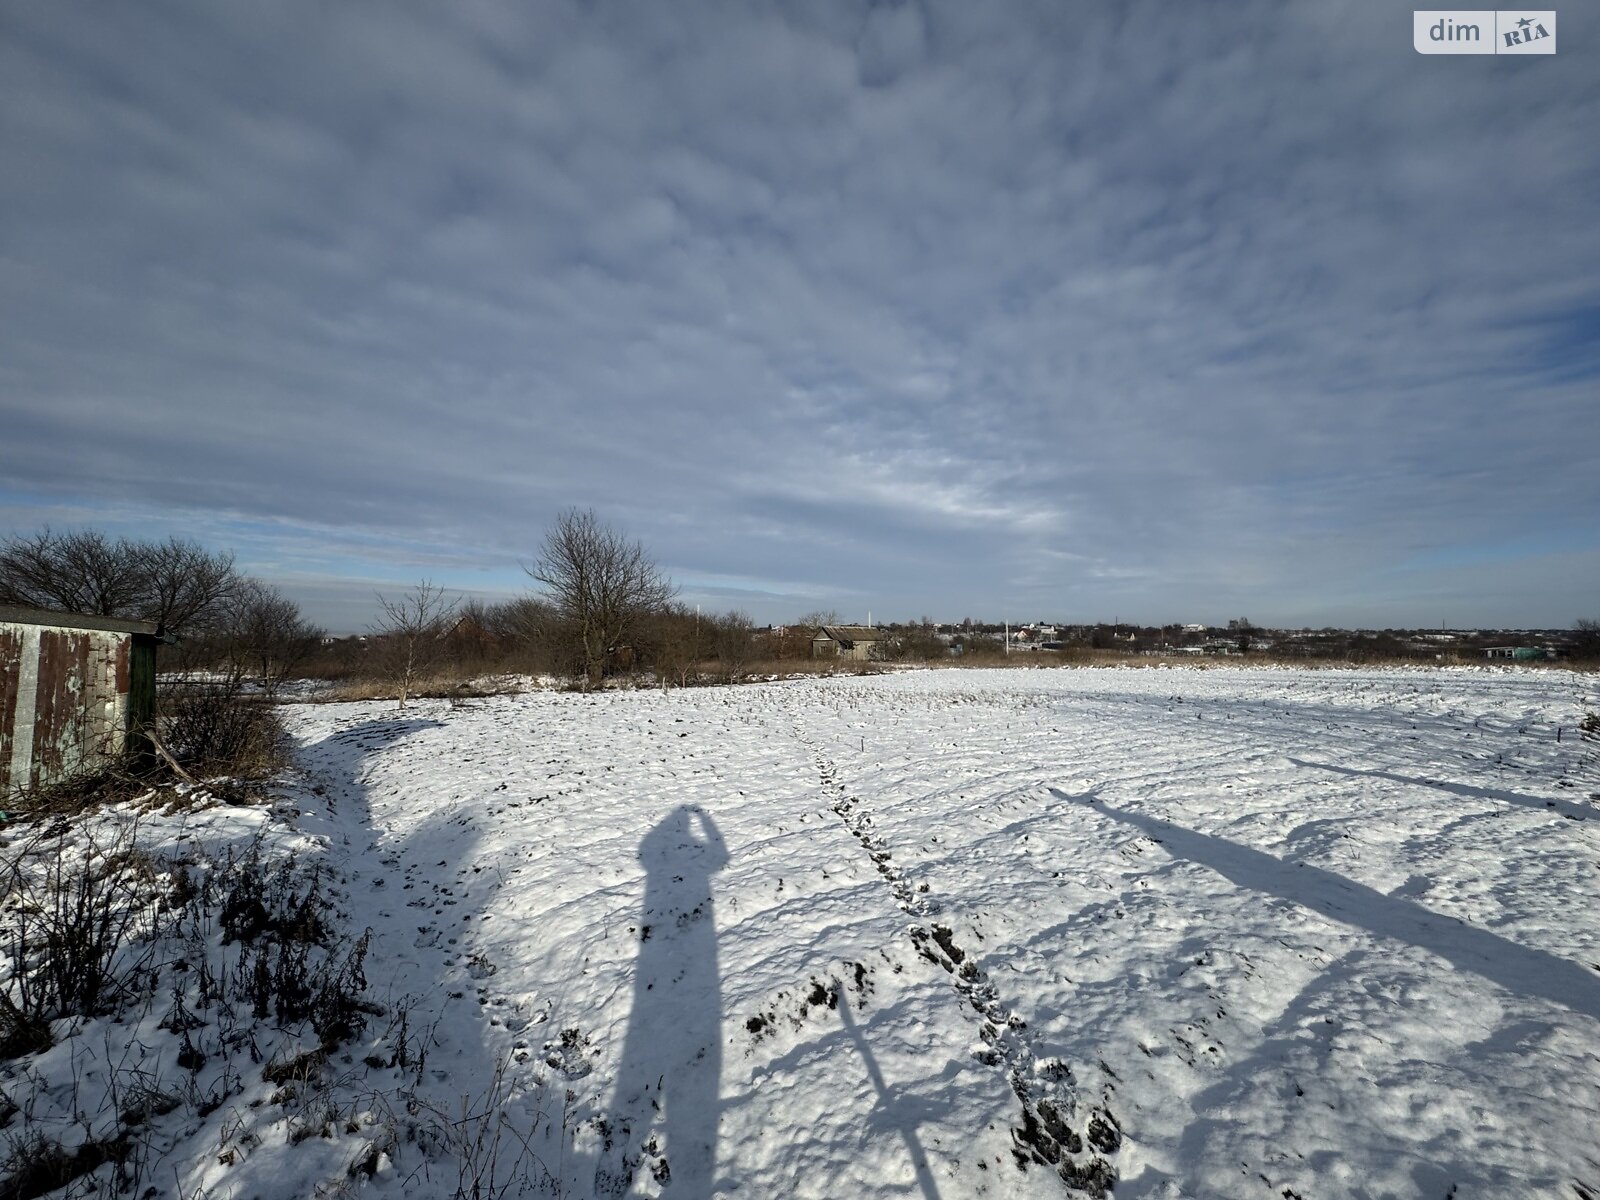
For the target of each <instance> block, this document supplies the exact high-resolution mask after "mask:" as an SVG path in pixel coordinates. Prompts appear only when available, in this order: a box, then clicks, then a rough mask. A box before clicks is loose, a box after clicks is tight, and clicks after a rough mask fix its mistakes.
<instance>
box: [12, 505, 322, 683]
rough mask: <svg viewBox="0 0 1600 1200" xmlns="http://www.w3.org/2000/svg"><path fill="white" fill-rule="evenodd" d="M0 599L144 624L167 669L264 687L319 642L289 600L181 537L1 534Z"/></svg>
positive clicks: (226, 557) (226, 558)
mask: <svg viewBox="0 0 1600 1200" xmlns="http://www.w3.org/2000/svg"><path fill="white" fill-rule="evenodd" d="M0 604H11V605H20V606H22V607H26V608H43V609H51V610H54V611H57V612H71V613H84V614H88V615H91V616H101V617H121V618H125V619H128V620H135V621H150V622H153V623H154V624H155V625H157V626H158V627H159V630H160V632H161V634H162V635H164V636H165V637H167V638H168V639H169V641H170V642H171V644H170V645H169V646H168V647H167V648H166V651H165V654H164V657H163V666H164V667H165V668H166V669H169V670H170V669H172V668H173V667H175V666H176V667H180V668H181V667H189V668H194V669H205V670H208V671H215V672H220V673H222V674H223V675H225V676H231V677H233V678H237V679H244V678H246V677H250V678H253V679H256V680H258V681H259V682H261V683H263V684H265V685H266V686H267V687H268V688H269V690H270V689H274V688H276V686H277V685H278V684H279V683H281V682H282V680H283V679H284V678H286V677H288V676H289V675H290V674H292V673H293V671H294V670H295V669H296V668H297V667H298V666H299V665H300V664H301V663H303V662H304V661H306V659H307V658H308V657H309V656H310V655H311V654H312V652H313V651H314V650H315V649H316V648H317V647H318V646H319V645H320V644H321V642H322V639H323V631H322V630H321V629H319V628H317V627H316V626H315V625H313V624H312V623H311V622H309V621H307V620H306V619H305V618H304V617H303V616H302V615H301V612H300V608H299V606H298V605H297V604H295V603H294V601H292V600H290V599H289V598H288V597H287V596H285V595H284V594H283V593H282V592H280V591H279V590H278V589H277V588H275V587H273V586H272V585H271V584H269V583H266V582H265V581H263V580H260V579H255V578H253V577H251V576H248V575H244V574H242V573H240V572H239V571H238V570H237V569H236V568H235V566H234V557H233V555H232V554H230V553H221V552H217V551H211V550H207V549H205V548H203V547H202V546H200V545H198V544H197V543H195V542H193V541H190V540H187V539H183V538H169V539H167V540H166V541H160V542H156V541H139V540H136V539H132V538H111V537H107V536H106V535H105V534H103V533H99V532H97V531H94V530H79V531H74V532H69V533H59V532H56V531H54V530H50V529H45V530H42V531H41V532H39V533H35V534H30V535H19V536H14V537H11V538H8V539H7V540H6V541H5V542H4V543H3V544H0Z"/></svg>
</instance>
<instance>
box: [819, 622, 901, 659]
mask: <svg viewBox="0 0 1600 1200" xmlns="http://www.w3.org/2000/svg"><path fill="white" fill-rule="evenodd" d="M882 636H883V631H882V630H879V629H873V628H871V627H869V626H866V625H823V626H821V627H820V628H819V629H818V630H817V631H816V633H814V634H812V635H811V657H812V658H851V659H855V660H857V661H860V662H865V661H866V660H867V659H869V658H871V657H872V646H873V643H875V642H876V641H878V639H879V638H880V637H882Z"/></svg>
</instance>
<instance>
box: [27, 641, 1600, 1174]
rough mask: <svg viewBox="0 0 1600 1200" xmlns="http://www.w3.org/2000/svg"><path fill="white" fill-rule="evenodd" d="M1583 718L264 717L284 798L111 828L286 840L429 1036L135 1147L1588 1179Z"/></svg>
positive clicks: (1205, 674)
mask: <svg viewBox="0 0 1600 1200" xmlns="http://www.w3.org/2000/svg"><path fill="white" fill-rule="evenodd" d="M1586 706H1587V707H1588V708H1590V709H1594V708H1600V702H1597V700H1596V695H1595V684H1594V680H1593V677H1586V676H1581V675H1572V674H1566V673H1559V672H1551V671H1503V670H1496V671H1489V670H1482V669H1464V670H1431V671H1387V672H1380V671H1313V670H1304V671H1302V670H1265V669H1260V670H1258V669H1243V668H1232V669H1143V670H1105V669H1098V670H1095V669H1091V670H1066V669H1032V670H1018V669H1011V670H993V671H985V670H970V669H968V670H939V671H915V672H905V673H896V674H888V675H879V676H868V677H838V678H820V679H803V680H794V681H786V682H781V683H767V684H759V685H753V686H746V687H739V688H705V689H691V690H685V691H673V692H667V693H662V692H654V691H639V692H606V693H599V694H592V695H581V694H571V693H556V692H536V693H530V694H524V695H516V696H496V697H490V698H484V699H481V700H475V701H471V702H468V703H465V704H460V703H455V704H453V703H448V702H444V701H437V702H436V701H422V702H414V703H413V704H412V705H411V706H410V707H409V708H408V710H407V711H406V712H404V713H397V712H395V711H394V707H393V705H392V704H376V703H363V704H343V705H320V706H319V705H309V704H304V705H293V706H290V707H288V708H287V709H286V710H285V711H286V713H287V714H288V718H289V720H290V723H291V726H292V730H293V734H294V737H295V740H296V743H297V747H298V754H299V758H300V761H301V763H302V765H303V767H304V769H305V771H306V772H307V782H306V784H305V786H304V787H300V788H297V789H292V790H290V791H289V792H288V793H286V796H285V799H284V801H283V802H282V803H280V804H279V805H277V807H276V808H275V809H274V810H272V811H270V812H268V811H263V810H236V809H219V810H215V811H214V812H211V813H207V814H200V815H198V816H190V817H186V818H182V819H181V820H180V819H178V818H172V819H168V820H166V822H165V823H164V824H163V822H162V820H160V819H155V818H151V819H147V821H146V824H145V828H146V832H147V833H148V834H149V835H151V836H152V837H157V838H158V839H159V840H160V841H161V842H162V844H163V845H165V846H167V847H168V848H169V849H170V848H172V847H176V846H178V845H179V841H178V839H179V838H180V836H181V837H182V838H184V839H188V841H187V842H186V843H184V844H192V843H195V842H206V843H207V844H222V843H236V842H238V841H239V839H245V838H256V839H262V840H263V844H264V845H266V846H268V847H269V848H274V849H275V852H278V853H292V854H293V855H295V856H296V858H297V859H298V860H299V861H301V862H303V863H309V862H312V861H316V862H322V863H325V864H327V865H328V866H329V867H330V868H332V869H333V870H334V871H335V872H336V873H337V874H338V876H339V877H340V879H341V880H342V883H341V888H342V896H341V899H340V904H341V907H342V909H343V912H342V914H341V916H342V918H343V919H344V920H345V921H346V922H347V923H348V930H349V932H350V934H351V936H356V935H358V934H359V933H360V931H361V930H363V929H368V928H370V929H371V930H372V946H371V953H370V955H369V957H368V960H367V964H366V975H367V978H368V981H369V984H370V992H371V994H372V996H373V997H374V998H375V999H376V1000H377V1001H378V1002H379V1003H380V1004H383V1005H385V1006H387V1007H388V1008H389V1009H390V1011H391V1012H392V1011H393V1009H394V1008H395V1006H396V1005H397V1004H400V1003H401V1002H402V1001H406V1002H407V1003H408V1004H410V1005H411V1011H410V1016H409V1020H410V1021H411V1023H412V1028H413V1029H429V1030H431V1039H432V1042H433V1045H432V1046H431V1048H430V1049H429V1050H428V1056H427V1062H426V1069H425V1071H423V1072H422V1074H421V1077H420V1082H418V1084H417V1086H416V1088H415V1090H414V1091H413V1092H411V1093H409V1094H408V1095H407V1096H405V1097H401V1096H400V1095H399V1093H398V1092H396V1091H395V1090H394V1088H395V1086H396V1085H395V1083H394V1080H395V1078H396V1072H394V1071H388V1070H384V1069H374V1068H367V1067H364V1066H363V1065H362V1055H363V1054H364V1053H366V1051H365V1050H363V1049H362V1048H359V1047H358V1048H355V1049H354V1050H353V1052H352V1055H351V1056H350V1057H351V1060H352V1061H351V1062H350V1063H349V1064H347V1065H343V1066H341V1068H340V1072H341V1073H340V1081H339V1082H338V1083H337V1084H336V1085H335V1088H334V1090H335V1092H336V1098H339V1097H342V1100H341V1103H343V1104H344V1105H345V1109H346V1111H348V1112H349V1113H350V1114H352V1119H351V1121H350V1125H349V1129H352V1130H354V1131H353V1132H349V1131H346V1130H345V1129H344V1128H341V1129H340V1130H336V1131H335V1132H334V1135H333V1136H332V1137H330V1138H326V1139H323V1138H313V1139H309V1140H305V1141H301V1142H299V1143H298V1144H295V1145H292V1146H291V1145H290V1144H289V1142H288V1137H287V1133H286V1131H285V1128H284V1126H283V1123H282V1121H281V1119H280V1117H281V1114H280V1113H279V1112H278V1110H277V1109H275V1108H274V1107H273V1105H272V1104H271V1102H270V1097H269V1096H268V1095H267V1093H270V1092H271V1091H272V1089H271V1088H270V1087H266V1086H265V1085H262V1084H261V1083H260V1081H259V1070H260V1069H259V1068H256V1069H255V1070H256V1073H257V1074H256V1077H255V1078H247V1079H246V1080H245V1083H244V1087H243V1091H241V1092H240V1094H239V1095H238V1096H237V1098H235V1099H233V1100H232V1101H230V1103H229V1105H228V1106H226V1109H225V1111H224V1112H222V1113H219V1114H217V1115H215V1116H213V1117H211V1118H208V1120H207V1121H205V1122H198V1123H196V1128H195V1129H194V1131H192V1132H190V1133H186V1134H185V1135H184V1137H185V1138H186V1140H177V1141H175V1142H174V1144H173V1148H172V1149H171V1150H170V1151H167V1152H166V1153H168V1154H169V1155H170V1157H171V1160H172V1166H171V1167H169V1168H167V1169H166V1171H165V1176H164V1177H165V1178H166V1179H168V1180H176V1181H177V1183H178V1184H179V1185H181V1189H182V1191H183V1193H184V1194H194V1192H195V1190H196V1189H197V1188H204V1189H208V1194H210V1195H212V1196H215V1197H219V1198H220V1197H234V1196H237V1197H245V1196H264V1197H279V1196H283V1197H288V1196H301V1195H309V1194H312V1191H313V1189H314V1188H315V1187H316V1186H317V1185H318V1183H319V1181H320V1182H322V1183H324V1184H330V1185H331V1184H337V1183H338V1182H339V1181H340V1180H342V1179H344V1171H345V1168H346V1167H347V1166H348V1164H350V1163H351V1162H353V1161H355V1160H356V1159H358V1158H360V1157H362V1156H364V1155H365V1156H368V1157H370V1155H371V1153H372V1150H373V1147H375V1146H376V1147H379V1148H380V1149H381V1151H382V1157H381V1161H380V1162H379V1169H378V1170H377V1173H376V1175H375V1176H374V1177H373V1178H371V1179H370V1180H367V1179H364V1178H363V1179H360V1180H345V1181H344V1186H346V1188H347V1189H349V1190H351V1191H352V1192H356V1193H359V1194H363V1195H366V1194H370V1195H373V1196H419V1197H421V1196H438V1195H450V1194H451V1193H452V1191H453V1189H455V1188H456V1187H457V1185H458V1183H459V1181H460V1175H461V1164H460V1161H459V1160H460V1158H461V1154H460V1153H459V1152H460V1151H461V1147H460V1146H459V1145H458V1146H457V1147H456V1150H457V1151H458V1153H457V1154H456V1156H455V1160H454V1161H452V1159H451V1157H450V1155H448V1154H444V1153H442V1152H440V1150H439V1149H438V1147H434V1148H432V1149H431V1150H430V1148H429V1146H428V1145H427V1137H426V1136H424V1137H423V1139H422V1141H421V1142H420V1143H419V1142H415V1141H412V1140H409V1139H410V1138H414V1137H416V1136H417V1127H418V1126H417V1119H416V1118H417V1113H418V1112H422V1113H424V1114H426V1113H427V1112H435V1113H447V1114H454V1118H462V1119H460V1120H455V1121H454V1124H453V1125H451V1124H450V1122H443V1123H440V1122H436V1123H435V1124H434V1126H433V1128H434V1130H435V1133H436V1136H442V1135H438V1130H439V1129H440V1128H442V1127H448V1128H455V1129H458V1130H469V1131H471V1132H473V1133H474V1134H475V1135H477V1136H478V1141H479V1147H480V1150H481V1148H482V1145H483V1143H484V1142H485V1140H486V1139H487V1141H488V1142H490V1143H492V1144H494V1145H497V1146H498V1147H499V1149H500V1153H501V1161H500V1165H499V1168H497V1169H500V1170H501V1172H502V1174H501V1176H500V1178H501V1179H502V1180H504V1179H506V1178H511V1179H512V1180H513V1182H514V1183H519V1184H526V1185H528V1187H529V1190H530V1193H535V1194H536V1193H537V1189H540V1188H542V1189H543V1192H544V1193H545V1194H563V1195H567V1196H574V1197H586V1196H591V1195H593V1196H599V1195H623V1194H626V1195H633V1196H651V1195H661V1196H667V1197H672V1196H685V1197H701V1196H711V1195H718V1196H733V1195H740V1196H750V1197H769V1196H794V1197H838V1196H851V1197H891V1196H921V1197H924V1198H931V1197H935V1196H937V1197H943V1198H944V1200H955V1198H957V1197H970V1196H991V1197H1024V1196H1026V1197H1035V1196H1062V1195H1068V1194H1070V1193H1069V1191H1068V1188H1067V1186H1066V1184H1065V1183H1064V1182H1063V1181H1062V1179H1061V1177H1060V1176H1059V1175H1058V1173H1057V1170H1056V1167H1055V1166H1053V1165H1047V1164H1046V1163H1044V1162H1043V1161H1042V1159H1043V1158H1046V1157H1049V1158H1059V1159H1061V1160H1062V1161H1064V1162H1066V1163H1067V1164H1068V1168H1069V1172H1070V1171H1072V1170H1076V1171H1078V1172H1080V1174H1079V1175H1078V1176H1077V1178H1078V1179H1079V1182H1080V1183H1083V1184H1084V1186H1092V1179H1093V1174H1094V1171H1095V1167H1094V1164H1095V1163H1096V1162H1097V1161H1102V1160H1103V1162H1104V1163H1105V1164H1106V1167H1107V1168H1108V1170H1107V1175H1108V1177H1109V1175H1110V1174H1111V1173H1114V1175H1115V1178H1116V1184H1115V1189H1114V1190H1115V1195H1116V1196H1118V1197H1161V1198H1173V1197H1196V1198H1199V1197H1239V1196H1261V1197H1264V1198H1265V1197H1270V1198H1274V1200H1276V1198H1278V1197H1283V1198H1291V1197H1296V1196H1298V1197H1301V1198H1303V1200H1311V1198H1312V1197H1318V1198H1321V1197H1372V1198H1377V1197H1388V1196H1395V1197H1409V1196H1419V1197H1434V1198H1437V1200H1444V1198H1445V1197H1447V1196H1451V1195H1454V1196H1458V1197H1469V1196H1493V1197H1513V1196H1529V1197H1531V1196H1548V1195H1557V1194H1560V1195H1568V1194H1571V1195H1581V1193H1580V1192H1578V1191H1577V1188H1578V1187H1579V1186H1582V1187H1585V1188H1587V1189H1589V1191H1590V1192H1591V1193H1593V1194H1596V1195H1600V1151H1597V1149H1596V1146H1597V1143H1600V1139H1597V1138H1596V1136H1595V1135H1596V1130H1597V1129H1600V929H1597V927H1596V921H1595V914H1596V913H1597V912H1600V842H1597V832H1600V820H1597V819H1596V818H1597V817H1600V803H1597V801H1596V798H1595V796H1594V793H1596V792H1600V776H1597V774H1596V748H1595V746H1594V745H1593V744H1592V743H1584V742H1582V741H1581V740H1579V739H1578V738H1576V737H1575V735H1574V727H1575V726H1576V724H1577V722H1578V720H1579V719H1580V718H1581V717H1582V714H1583V711H1584V708H1585V707H1586ZM1558 729H1560V730H1561V731H1562V736H1561V739H1560V740H1559V741H1558V740H1557V730H1558ZM314 789H315V790H314ZM408 997H409V998H410V999H409V1000H408V1001H407V1000H406V998H408ZM159 1015H160V1014H159V1013H157V1014H156V1016H159ZM104 1024H105V1022H101V1023H100V1025H104ZM383 1024H384V1021H383V1020H381V1019H380V1020H378V1021H377V1022H375V1025H376V1026H382V1025H383ZM153 1025H154V1022H153V1021H146V1022H144V1024H143V1025H141V1026H140V1027H139V1037H140V1038H143V1039H145V1040H146V1041H148V1042H149V1043H150V1044H153V1045H155V1044H161V1043H162V1042H163V1039H165V1041H166V1042H172V1041H173V1038H172V1036H171V1035H170V1034H167V1033H163V1032H161V1031H159V1030H157V1029H155V1028H153ZM145 1026H152V1027H150V1028H146V1027H145ZM97 1028H98V1026H97ZM101 1032H102V1033H103V1030H102V1031H101ZM378 1032H381V1031H380V1030H374V1031H373V1036H374V1037H375V1036H376V1034H377V1033H378ZM279 1033H280V1036H281V1038H283V1039H285V1042H286V1043H287V1041H288V1040H289V1039H291V1038H292V1035H293V1031H279ZM65 1050H66V1046H65V1045H63V1046H58V1047H57V1048H56V1050H54V1051H52V1052H50V1053H51V1054H52V1055H55V1056H57V1058H58V1059H62V1060H63V1061H64V1055H65ZM107 1052H108V1053H109V1052H110V1051H109V1047H108V1051H107ZM268 1053H269V1054H271V1053H274V1051H271V1050H269V1051H268ZM67 1069H68V1067H67V1066H63V1065H62V1062H61V1061H55V1060H52V1061H51V1062H48V1063H44V1064H42V1065H41V1064H35V1065H34V1067H33V1070H34V1071H35V1072H36V1075H35V1078H37V1079H40V1080H45V1081H48V1079H49V1078H51V1075H50V1072H52V1071H54V1072H57V1073H58V1074H59V1072H62V1071H65V1070H67ZM80 1070H81V1069H80ZM245 1074H246V1075H247V1076H248V1075H249V1071H248V1070H246V1071H245ZM7 1086H8V1090H9V1088H10V1085H7ZM385 1089H389V1090H388V1091H386V1090H385ZM252 1101H254V1102H255V1105H254V1107H252ZM408 1103H409V1107H407V1105H408ZM228 1114H232V1115H231V1117H230V1116H229V1115H228ZM463 1114H465V1117H463ZM479 1116H481V1117H483V1118H484V1119H482V1120H477V1121H475V1120H474V1119H473V1118H475V1117H479ZM226 1120H232V1121H234V1122H235V1123H236V1125H237V1128H235V1127H232V1126H230V1127H228V1128H223V1124H222V1123H224V1122H225V1121H226ZM275 1122H276V1123H275ZM246 1129H247V1130H249V1131H252V1132H253V1137H254V1140H253V1141H252V1140H250V1139H249V1138H247V1137H245V1136H243V1134H242V1133H241V1130H246ZM385 1131H387V1132H385ZM1068 1131H1070V1132H1068ZM1052 1133H1053V1135H1054V1136H1052ZM1019 1135H1020V1141H1019ZM219 1138H220V1139H221V1141H219ZM229 1138H231V1141H229ZM224 1142H226V1143H227V1144H230V1145H233V1146H235V1147H236V1148H238V1153H236V1154H235V1155H233V1156H232V1159H231V1161H230V1162H227V1163H222V1162H219V1159H218V1154H217V1150H218V1146H219V1145H220V1144H222V1143H224ZM1072 1142H1077V1143H1078V1146H1077V1149H1076V1150H1075V1151H1074V1150H1073V1148H1072V1146H1071V1145H1070V1143H1072ZM1062 1143H1068V1145H1067V1148H1066V1149H1065V1150H1063V1149H1061V1144H1062ZM1030 1144H1031V1145H1032V1146H1034V1147H1038V1148H1041V1154H1040V1155H1039V1156H1038V1159H1036V1160H1030V1161H1027V1163H1026V1166H1024V1165H1022V1163H1021V1162H1019V1157H1020V1158H1022V1159H1029V1158H1030V1156H1029V1155H1028V1154H1027V1153H1026V1152H1027V1151H1028V1149H1029V1147H1030ZM1019 1149H1020V1150H1021V1151H1022V1153H1021V1154H1020V1155H1019ZM483 1161H484V1156H483V1155H482V1154H481V1153H479V1154H478V1156H477V1158H476V1159H475V1160H474V1162H475V1164H476V1165H477V1166H478V1167H481V1166H482V1165H483ZM1086 1181H1088V1182H1086ZM507 1194H516V1188H515V1187H513V1188H512V1190H511V1191H510V1192H508V1193H507Z"/></svg>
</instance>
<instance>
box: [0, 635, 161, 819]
mask: <svg viewBox="0 0 1600 1200" xmlns="http://www.w3.org/2000/svg"><path fill="white" fill-rule="evenodd" d="M159 634H160V631H159V629H158V627H157V626H156V625H155V624H154V623H153V622H150V621H124V620H121V619H118V618H116V617H92V616H85V615H82V614H79V613H59V612H49V611H46V610H44V609H37V608H10V607H6V606H4V605H0V797H3V796H11V795H15V794H16V793H18V792H21V791H25V790H26V789H28V788H31V787H40V786H44V785H48V784H51V783H54V782H56V781H57V780H60V779H65V778H67V777H69V776H71V775H73V774H75V773H77V772H79V771H83V770H90V769H92V768H94V767H97V766H100V765H102V764H104V763H106V762H108V761H110V760H111V759H113V758H116V757H118V756H120V755H122V754H125V753H128V752H130V751H134V750H136V749H138V748H139V744H140V742H141V740H142V738H141V731H142V730H143V729H144V728H145V727H146V726H147V725H148V723H149V722H150V721H151V720H152V719H153V718H154V716H155V706H156V643H157V642H158V641H159V640H160V636H159Z"/></svg>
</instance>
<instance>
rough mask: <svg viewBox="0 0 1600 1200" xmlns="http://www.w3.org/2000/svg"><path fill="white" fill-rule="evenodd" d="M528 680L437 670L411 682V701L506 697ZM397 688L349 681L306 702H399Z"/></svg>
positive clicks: (524, 687)
mask: <svg viewBox="0 0 1600 1200" xmlns="http://www.w3.org/2000/svg"><path fill="white" fill-rule="evenodd" d="M528 687H529V681H528V678H527V677H526V676H521V675H482V674H479V673H476V672H474V673H467V672H455V671H439V672H434V673H433V674H431V675H429V676H428V677H427V678H425V679H419V680H412V683H411V687H410V689H409V690H408V691H407V693H406V694H407V696H408V697H409V698H410V699H418V698H422V699H432V700H470V699H475V698H477V697H481V696H509V695H514V694H515V693H517V692H523V691H527V690H528ZM399 698H400V686H399V684H398V683H396V682H395V681H394V680H390V679H348V680H344V681H343V682H340V683H336V684H334V685H333V686H332V687H329V688H324V689H322V690H320V691H318V692H317V693H316V695H315V696H312V697H309V699H310V700H311V701H312V702H313V703H316V704H349V703H354V702H357V701H362V700H398V699H399Z"/></svg>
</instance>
